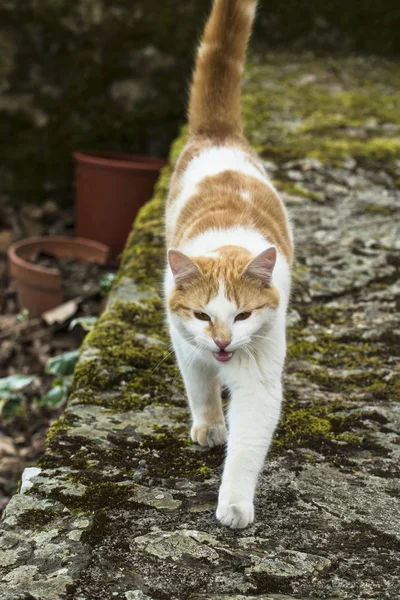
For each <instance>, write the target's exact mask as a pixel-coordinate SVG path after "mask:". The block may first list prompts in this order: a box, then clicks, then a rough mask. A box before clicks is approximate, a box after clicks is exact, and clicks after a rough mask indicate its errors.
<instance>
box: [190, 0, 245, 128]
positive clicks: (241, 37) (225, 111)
mask: <svg viewBox="0 0 400 600" xmlns="http://www.w3.org/2000/svg"><path fill="white" fill-rule="evenodd" d="M256 4H257V0H214V6H213V9H212V12H211V15H210V17H209V19H208V22H207V25H206V28H205V30H204V34H203V38H202V41H201V44H200V47H199V49H198V53H197V60H196V68H195V71H194V75H193V83H192V89H191V94H190V104H189V131H190V133H191V134H192V135H206V136H211V137H217V138H226V137H228V136H232V135H235V134H236V135H237V134H240V133H241V132H242V124H241V111H240V99H241V86H242V72H243V65H244V62H245V58H246V49H247V42H248V40H249V37H250V33H251V29H252V24H253V20H254V15H255V11H256Z"/></svg>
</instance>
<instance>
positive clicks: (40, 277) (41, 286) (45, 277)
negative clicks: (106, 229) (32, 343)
mask: <svg viewBox="0 0 400 600" xmlns="http://www.w3.org/2000/svg"><path fill="white" fill-rule="evenodd" d="M40 250H43V251H47V252H51V253H52V254H54V255H55V256H59V257H67V256H68V257H71V256H73V257H76V258H78V259H79V260H80V261H82V262H96V263H100V264H102V265H104V264H106V262H107V259H108V254H109V248H107V246H105V245H104V244H99V243H98V242H93V241H92V240H86V239H83V238H67V237H58V236H49V237H30V238H27V239H25V240H21V241H19V242H15V243H14V244H12V245H11V246H10V248H9V250H8V259H9V262H10V274H11V277H12V278H13V279H14V280H15V282H16V288H17V293H18V298H19V303H20V307H21V308H26V309H28V310H29V315H30V316H32V317H37V316H39V315H41V314H42V313H43V312H45V311H46V310H50V309H51V308H55V307H56V306H58V305H59V304H61V303H62V302H63V301H64V296H63V291H62V287H61V274H60V271H59V270H58V269H53V268H47V267H43V266H40V265H34V264H32V263H30V262H28V260H27V259H28V258H29V257H30V256H32V254H34V253H35V252H37V251H40Z"/></svg>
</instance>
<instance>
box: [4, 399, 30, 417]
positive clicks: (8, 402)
mask: <svg viewBox="0 0 400 600" xmlns="http://www.w3.org/2000/svg"><path fill="white" fill-rule="evenodd" d="M24 402H25V398H24V396H19V395H17V394H10V395H9V396H8V397H5V398H0V415H1V416H2V417H4V418H5V419H8V418H9V417H13V416H14V415H15V413H16V412H17V410H18V409H19V408H20V406H21V405H22V404H23V403H24Z"/></svg>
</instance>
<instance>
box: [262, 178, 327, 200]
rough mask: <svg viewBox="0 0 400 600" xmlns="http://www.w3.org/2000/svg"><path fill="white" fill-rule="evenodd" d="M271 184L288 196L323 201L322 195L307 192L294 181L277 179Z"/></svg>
mask: <svg viewBox="0 0 400 600" xmlns="http://www.w3.org/2000/svg"><path fill="white" fill-rule="evenodd" d="M273 183H274V184H275V185H276V186H278V187H279V191H280V192H285V193H286V194H290V195H292V196H302V197H303V198H309V199H310V200H322V199H323V194H321V193H319V192H312V191H311V190H307V189H306V188H305V187H303V186H302V185H300V184H299V183H295V182H294V181H286V180H283V179H278V180H275V181H273Z"/></svg>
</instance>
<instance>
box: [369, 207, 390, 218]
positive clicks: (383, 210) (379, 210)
mask: <svg viewBox="0 0 400 600" xmlns="http://www.w3.org/2000/svg"><path fill="white" fill-rule="evenodd" d="M364 211H365V212H366V213H368V214H370V215H383V216H385V217H387V216H389V215H391V214H392V212H393V210H392V209H391V208H389V207H388V206H382V205H381V204H366V205H365V206H364Z"/></svg>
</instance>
